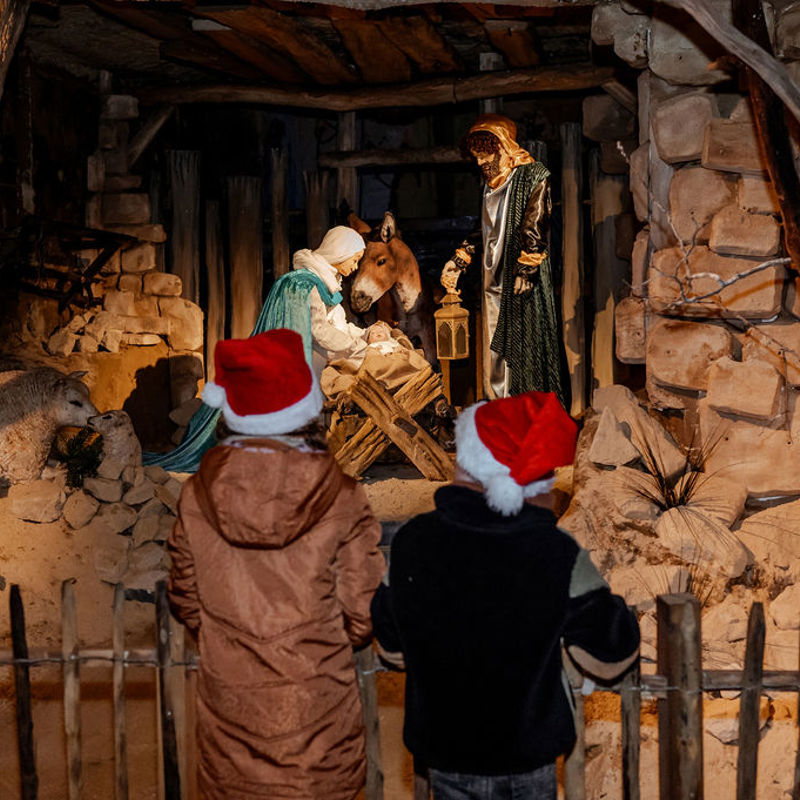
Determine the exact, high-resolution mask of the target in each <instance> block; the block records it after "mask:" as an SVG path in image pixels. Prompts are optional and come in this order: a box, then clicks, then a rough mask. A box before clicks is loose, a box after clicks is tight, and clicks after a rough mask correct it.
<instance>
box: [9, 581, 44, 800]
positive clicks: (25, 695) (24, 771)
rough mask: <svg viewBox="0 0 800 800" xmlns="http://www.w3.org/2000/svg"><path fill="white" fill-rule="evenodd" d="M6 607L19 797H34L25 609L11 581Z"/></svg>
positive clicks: (35, 780)
mask: <svg viewBox="0 0 800 800" xmlns="http://www.w3.org/2000/svg"><path fill="white" fill-rule="evenodd" d="M9 610H10V613H11V647H12V652H13V655H14V692H15V697H16V705H17V746H18V748H19V780H20V797H21V799H22V800H36V797H37V794H38V792H39V777H38V775H37V774H36V755H35V753H34V750H33V713H32V710H31V676H30V667H29V666H28V664H26V663H24V662H26V661H27V660H28V641H27V638H26V636H25V609H24V607H23V605H22V597H21V596H20V593H19V586H17V584H15V583H14V584H12V585H11V594H10V596H9ZM20 662H23V663H20Z"/></svg>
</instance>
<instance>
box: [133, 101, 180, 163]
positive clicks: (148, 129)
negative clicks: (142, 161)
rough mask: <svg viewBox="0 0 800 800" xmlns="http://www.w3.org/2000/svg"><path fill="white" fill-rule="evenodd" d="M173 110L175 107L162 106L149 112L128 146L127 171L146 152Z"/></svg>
mask: <svg viewBox="0 0 800 800" xmlns="http://www.w3.org/2000/svg"><path fill="white" fill-rule="evenodd" d="M174 110H175V106H162V107H160V108H155V109H154V110H153V111H151V112H150V115H149V116H148V117H147V119H146V120H145V121H144V122H143V123H142V126H141V128H139V130H138V131H137V132H136V134H135V135H134V137H133V138H132V139H131V141H130V144H129V145H128V169H131V168H132V167H133V165H134V164H135V163H136V162H137V161H138V160H139V158H140V157H141V156H142V154H143V153H144V151H145V150H147V148H148V147H149V146H150V143H151V142H152V141H153V139H155V138H156V135H157V134H158V132H159V131H160V130H161V128H162V126H163V125H164V123H165V122H166V121H167V120H168V119H169V118H170V116H172V112H173V111H174Z"/></svg>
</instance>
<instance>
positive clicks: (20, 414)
mask: <svg viewBox="0 0 800 800" xmlns="http://www.w3.org/2000/svg"><path fill="white" fill-rule="evenodd" d="M84 375H86V373H85V372H73V373H70V374H69V375H64V373H63V372H59V371H58V370H56V369H52V368H51V367H37V368H36V369H31V370H12V371H9V372H2V373H0V482H3V483H10V484H14V483H21V482H22V481H29V480H35V479H36V478H38V477H39V476H40V475H41V472H42V469H43V467H44V465H45V463H46V461H47V456H48V454H49V453H50V448H51V447H52V444H53V439H54V438H55V435H56V432H57V431H58V429H59V428H63V427H65V426H67V425H75V426H77V427H82V426H84V425H86V423H87V422H88V420H89V418H90V417H92V416H94V415H95V414H97V409H96V408H95V407H94V405H93V404H92V401H91V399H90V397H89V389H88V388H87V387H86V385H85V384H84V383H81V381H80V378H82V377H83V376H84Z"/></svg>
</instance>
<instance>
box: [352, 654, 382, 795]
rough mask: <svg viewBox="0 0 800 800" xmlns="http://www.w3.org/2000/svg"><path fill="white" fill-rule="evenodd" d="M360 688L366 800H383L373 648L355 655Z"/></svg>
mask: <svg viewBox="0 0 800 800" xmlns="http://www.w3.org/2000/svg"><path fill="white" fill-rule="evenodd" d="M355 660H356V674H357V675H358V688H359V691H360V693H361V707H362V710H363V712H364V728H365V729H366V739H367V745H366V750H367V787H366V800H383V767H382V766H381V734H380V728H379V727H378V684H377V681H376V679H375V667H376V665H377V659H376V658H375V651H374V650H373V649H372V647H371V646H367V647H365V648H363V649H361V650H359V651H358V652H357V653H356V654H355Z"/></svg>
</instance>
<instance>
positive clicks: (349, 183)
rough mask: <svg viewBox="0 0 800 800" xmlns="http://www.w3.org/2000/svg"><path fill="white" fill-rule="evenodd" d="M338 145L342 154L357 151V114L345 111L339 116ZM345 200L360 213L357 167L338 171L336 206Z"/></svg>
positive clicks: (342, 168) (343, 168) (340, 168)
mask: <svg viewBox="0 0 800 800" xmlns="http://www.w3.org/2000/svg"><path fill="white" fill-rule="evenodd" d="M336 145H337V147H338V148H339V150H340V151H341V152H348V151H352V150H355V149H356V146H357V142H356V112H355V111H345V112H344V113H342V114H339V132H338V134H337V139H336ZM343 200H346V201H347V202H348V203H349V204H350V208H352V209H353V211H355V212H356V214H357V213H358V172H357V171H356V169H355V167H339V168H338V169H337V170H336V206H337V208H338V207H339V205H340V204H341V202H342V201H343Z"/></svg>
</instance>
